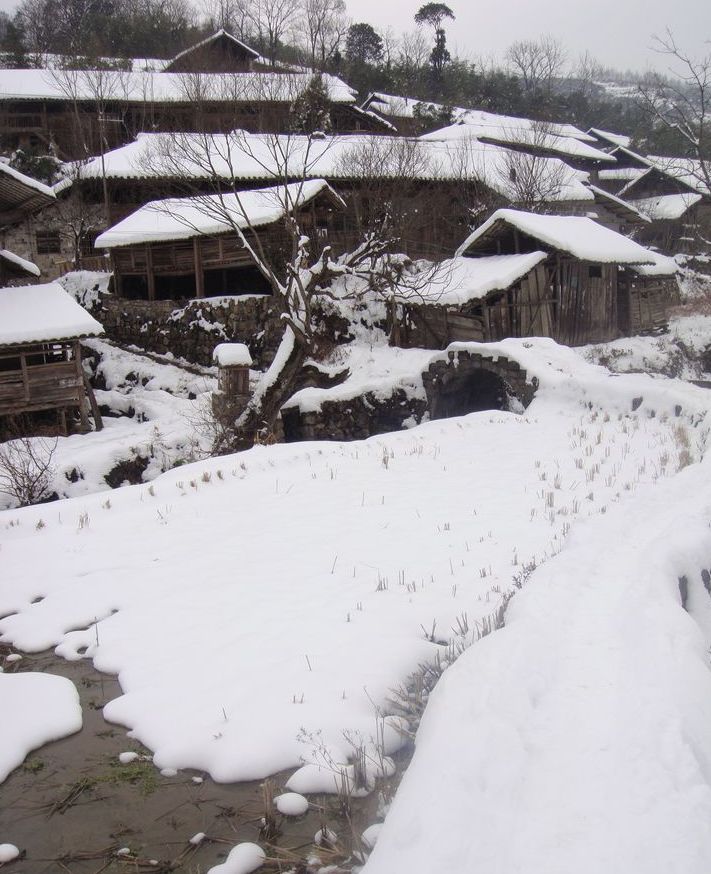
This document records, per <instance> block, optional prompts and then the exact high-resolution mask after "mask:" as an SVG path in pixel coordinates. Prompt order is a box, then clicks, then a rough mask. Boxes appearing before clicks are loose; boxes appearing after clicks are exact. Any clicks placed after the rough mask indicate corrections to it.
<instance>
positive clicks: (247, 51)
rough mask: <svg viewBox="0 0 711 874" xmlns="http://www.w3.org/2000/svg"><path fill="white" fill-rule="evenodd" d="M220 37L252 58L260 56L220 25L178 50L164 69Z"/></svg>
mask: <svg viewBox="0 0 711 874" xmlns="http://www.w3.org/2000/svg"><path fill="white" fill-rule="evenodd" d="M221 39H227V40H229V41H230V42H232V43H234V44H235V45H236V46H238V47H239V48H240V49H242V51H244V53H245V54H247V55H250V56H251V57H252V59H253V60H255V61H256V60H258V59H259V57H260V54H259V52H257V51H255V50H254V49H253V48H251V46H248V45H247V44H246V43H243V42H242V40H239V39H237V37H236V36H233V35H232V34H231V33H228V32H227V31H226V30H225V29H224V27H221V28H220V29H219V30H217V31H215V33H213V34H212V35H211V36H208V37H207V38H206V39H203V40H200V42H198V43H195V45H193V46H189V47H188V48H187V49H183V51H182V52H179V53H178V54H177V55H176V56H175V57H174V58H172V59H171V60H170V61H168V62H167V63H166V65H165V69H166V70H169V69H170V67H171V65H172V64H174V63H175V62H176V61H177V60H179V59H180V58H184V57H186V55H190V54H192V53H193V52H195V51H198V50H199V49H202V48H204V47H205V46H208V45H210V44H211V43H214V42H217V41H218V40H221Z"/></svg>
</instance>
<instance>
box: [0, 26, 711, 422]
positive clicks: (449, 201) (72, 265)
mask: <svg viewBox="0 0 711 874" xmlns="http://www.w3.org/2000/svg"><path fill="white" fill-rule="evenodd" d="M0 97H1V98H2V107H3V108H2V110H1V111H0V146H1V147H2V149H3V151H4V152H6V153H9V152H10V151H12V150H14V149H18V148H20V149H25V150H30V151H32V150H35V151H40V152H46V153H47V154H48V155H51V156H53V157H54V159H55V160H56V164H57V167H58V168H59V169H60V173H59V177H60V178H59V181H57V182H55V183H54V184H44V183H42V182H39V181H37V180H36V179H34V178H32V177H30V176H28V175H26V174H24V173H21V172H19V171H18V170H16V169H13V167H12V166H10V164H9V163H7V161H0V287H1V288H0V325H2V326H3V329H2V330H0V416H3V415H10V414H15V413H17V412H22V411H34V410H39V409H59V410H61V411H64V410H65V409H67V408H71V407H76V408H77V409H78V410H79V411H80V414H81V422H82V424H83V425H84V426H85V427H86V426H87V408H86V404H87V400H86V396H85V394H84V391H83V382H84V381H83V380H82V378H81V374H82V371H81V352H80V343H79V341H80V340H81V339H82V338H83V337H88V336H95V335H97V334H99V333H100V332H101V331H102V325H101V324H99V322H98V321H97V320H96V319H95V318H92V317H91V316H88V315H86V313H84V311H83V310H82V309H81V308H80V307H79V306H78V304H76V303H74V302H73V301H71V300H70V299H69V298H68V296H67V295H66V293H65V292H64V291H63V289H62V288H61V286H59V285H57V284H56V283H55V282H54V280H56V279H58V278H59V277H61V276H62V275H64V274H66V273H68V272H70V271H74V270H92V271H99V272H105V273H110V274H111V275H112V280H111V285H110V294H108V295H105V297H104V299H103V301H102V302H101V307H100V311H97V312H95V313H94V315H96V316H98V317H99V318H100V320H101V323H102V324H103V326H104V328H105V329H106V332H107V334H108V335H109V336H114V337H116V338H117V339H120V340H121V341H124V342H134V343H136V344H137V345H140V346H143V347H144V348H153V349H155V350H156V351H175V352H176V353H180V352H181V351H183V350H179V349H175V350H169V349H166V347H165V343H166V340H165V337H166V335H167V332H166V330H165V321H166V319H167V318H168V317H169V316H170V314H171V313H172V312H174V311H175V310H176V309H177V308H179V307H181V306H184V305H185V303H186V302H187V301H191V300H195V299H197V300H205V302H206V304H207V303H208V302H209V300H210V299H216V298H220V299H224V298H225V296H228V297H230V298H232V299H233V303H232V307H233V309H232V311H231V312H233V313H234V312H236V313H237V315H235V318H234V320H233V331H232V334H233V336H231V337H230V339H231V340H233V341H235V342H239V343H244V344H246V345H247V346H249V347H250V349H251V351H252V353H255V354H257V353H258V352H259V350H256V352H255V349H256V347H255V336H256V335H257V334H259V333H263V329H264V325H260V324H259V319H261V318H266V317H267V316H266V313H267V311H268V307H267V309H265V308H260V307H255V304H254V298H255V296H264V297H267V296H268V295H269V294H270V287H269V284H268V282H267V281H266V280H265V278H264V276H263V274H262V272H260V270H259V269H258V265H257V264H256V263H255V259H254V257H253V254H254V252H255V251H257V250H258V251H259V252H260V253H261V255H262V256H263V257H265V258H267V259H270V260H272V261H274V262H278V261H279V260H280V259H281V260H282V261H284V262H286V261H287V260H289V259H292V258H293V256H294V253H293V251H291V249H290V247H291V246H292V244H293V239H292V237H291V236H289V235H288V234H286V233H285V230H284V228H285V223H286V222H289V221H291V222H295V223H296V224H297V225H298V227H299V228H300V229H301V233H302V234H303V235H304V236H305V237H306V238H308V240H309V246H310V247H311V249H312V251H314V250H322V249H324V248H325V247H326V246H329V247H331V250H332V251H333V252H334V253H335V254H336V255H337V254H339V253H345V252H348V251H350V250H351V249H352V248H353V247H356V246H358V245H359V244H360V242H361V241H362V240H363V239H364V238H365V237H367V236H368V235H371V236H372V235H374V234H378V233H380V234H388V235H390V236H391V237H392V239H393V240H394V241H396V242H397V245H398V246H399V249H398V251H401V252H403V253H405V254H406V255H407V256H409V257H410V258H411V259H428V260H429V261H432V262H435V263H438V264H440V265H444V266H443V272H442V273H441V276H443V277H444V278H443V279H442V280H441V281H439V282H433V283H432V284H431V286H430V287H429V288H423V289H420V290H419V293H418V295H417V296H416V297H414V298H413V296H412V295H400V296H398V291H397V289H393V298H394V300H395V301H396V303H397V306H395V307H393V308H391V309H390V310H389V313H390V318H391V321H392V324H390V325H389V330H390V336H391V342H392V343H394V344H397V345H400V346H403V347H408V346H419V347H423V348H430V349H444V348H445V347H446V346H447V345H448V344H449V343H450V342H452V341H455V340H464V341H472V340H474V341H488V340H498V339H502V338H505V337H526V336H547V337H552V338H553V339H555V340H557V341H559V342H561V343H566V344H570V345H580V344H584V343H588V342H600V341H607V340H610V339H613V338H615V337H617V336H621V335H625V334H634V333H638V332H643V331H652V330H657V329H660V328H662V327H663V326H664V324H665V322H666V317H667V310H668V307H669V305H670V304H671V303H672V302H674V300H675V295H676V279H675V274H676V271H677V265H676V263H675V262H674V261H673V260H672V259H671V258H670V257H668V256H669V255H671V254H674V253H676V252H678V251H681V250H684V248H685V247H686V246H687V245H688V244H689V243H690V241H691V240H692V239H693V238H694V236H695V230H696V229H697V228H698V227H699V226H702V225H703V224H704V223H708V222H709V220H710V218H711V192H710V191H708V190H707V188H706V187H705V185H704V183H703V182H702V181H700V174H699V173H698V172H696V170H697V168H695V167H694V165H693V161H691V160H688V159H674V158H661V157H657V156H652V155H642V154H639V153H637V152H635V151H633V150H632V149H631V142H630V140H629V138H627V137H626V136H624V135H621V134H615V133H609V132H606V131H603V130H598V129H595V128H592V129H590V130H588V131H583V130H580V129H578V128H577V127H575V126H573V125H570V124H562V123H559V124H551V123H542V122H538V121H532V120H529V119H522V118H513V117H507V116H502V115H497V114H494V113H490V112H484V111H480V110H474V109H466V108H455V109H454V110H453V111H452V112H451V113H450V116H451V123H449V124H447V125H446V126H444V127H441V128H439V129H434V130H430V131H428V132H426V133H424V134H420V135H419V136H418V135H416V127H415V124H414V120H415V118H416V115H417V113H416V107H417V102H416V101H414V100H411V99H408V98H406V97H397V96H392V95H387V94H379V93H373V94H370V95H369V96H368V98H367V99H366V100H365V101H364V102H362V103H360V104H359V103H358V101H357V97H356V94H355V93H354V91H353V90H352V89H351V88H350V87H349V86H348V85H347V84H346V83H344V82H343V81H341V80H340V79H338V78H336V77H334V76H329V75H325V74H324V75H321V74H319V75H314V74H312V73H311V71H309V70H305V69H302V68H296V67H288V66H275V65H273V64H270V63H269V62H268V61H267V60H266V59H264V58H262V57H261V56H260V55H259V53H258V52H256V51H254V50H253V49H252V48H250V47H249V46H247V45H245V44H244V43H242V42H241V41H240V40H238V39H236V38H235V37H233V36H231V35H230V34H229V33H226V32H225V31H224V30H222V31H219V32H217V33H215V34H214V35H213V36H212V37H210V38H209V39H207V40H204V41H203V42H201V43H199V44H198V45H196V46H193V47H192V48H190V49H188V50H187V51H184V52H182V53H181V54H179V55H178V56H177V57H175V58H173V59H172V60H171V61H168V62H163V63H162V64H161V65H158V64H157V63H156V64H154V66H153V67H152V68H150V69H148V68H145V66H141V65H139V64H137V63H135V64H134V68H133V69H131V70H115V69H102V70H68V69H63V68H60V66H59V65H57V64H53V65H52V64H48V65H47V67H46V68H44V69H42V68H40V69H32V70H14V69H2V70H0ZM432 109H433V113H432V115H433V117H436V115H437V112H436V110H438V109H439V110H444V107H436V106H434V107H432ZM236 227H239V228H241V229H242V231H243V236H242V237H241V238H240V237H239V236H238V235H237V234H236V233H235V228H236ZM63 298H66V300H63ZM241 302H243V303H244V309H243V310H241V309H240V307H241V306H242V303H241ZM221 305H224V301H223V303H222V304H221ZM235 308H236V309H235ZM82 313H83V315H82ZM240 314H241V315H240ZM272 315H273V313H272ZM270 317H271V316H270ZM23 325H24V326H25V327H24V328H23ZM9 326H12V329H10V327H9ZM271 351H272V352H273V349H272V350H271ZM268 352H269V350H261V354H262V360H261V361H260V362H259V363H261V364H264V363H265V361H267V360H268ZM203 357H205V356H203ZM259 357H260V356H259V354H257V358H258V359H259Z"/></svg>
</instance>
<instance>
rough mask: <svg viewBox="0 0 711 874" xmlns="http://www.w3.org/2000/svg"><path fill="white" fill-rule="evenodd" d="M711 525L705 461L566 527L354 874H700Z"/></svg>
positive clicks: (463, 673) (432, 730) (460, 664)
mask: <svg viewBox="0 0 711 874" xmlns="http://www.w3.org/2000/svg"><path fill="white" fill-rule="evenodd" d="M710 525H711V461H708V460H707V461H705V462H704V463H702V464H700V465H695V466H693V467H689V468H687V469H686V470H684V471H682V472H681V473H680V474H678V475H677V476H676V477H674V478H673V479H671V480H669V481H666V482H664V483H658V484H657V485H656V486H654V487H649V486H648V487H643V488H642V489H640V492H639V494H638V495H637V496H636V497H635V498H633V499H631V500H629V501H626V502H625V503H624V504H620V505H618V506H616V507H614V508H613V507H611V508H609V510H608V512H607V513H606V514H605V515H603V516H599V517H598V518H595V519H589V520H587V521H580V522H577V523H576V524H575V525H574V526H573V529H572V532H571V535H570V537H569V539H568V542H567V544H566V546H565V548H564V549H563V551H562V552H561V554H559V555H558V556H557V557H555V558H553V559H552V560H550V561H549V562H547V563H546V564H545V565H544V566H542V567H541V568H539V569H538V570H537V571H536V572H535V573H534V574H533V575H532V576H531V578H530V580H529V583H528V585H527V586H526V587H525V589H524V590H523V591H521V592H520V593H519V594H517V595H516V597H515V598H514V599H513V600H512V601H511V603H510V605H509V608H508V610H507V614H506V626H505V628H504V629H502V630H501V631H499V632H497V633H496V634H493V635H491V636H490V637H488V638H486V639H484V640H483V641H481V642H480V643H478V644H477V645H476V646H473V647H472V648H470V649H469V650H468V651H467V652H466V653H464V655H462V656H461V657H460V659H459V660H458V661H457V662H456V664H454V666H452V667H451V668H449V669H448V670H447V671H446V672H445V674H444V675H443V677H442V679H441V680H440V682H439V684H438V686H437V687H436V689H435V690H434V693H433V695H432V696H431V698H430V701H429V703H428V707H427V710H426V712H425V714H424V718H423V720H422V722H421V725H420V728H419V731H418V734H417V746H416V752H415V756H414V759H413V761H412V763H411V765H410V767H409V769H408V771H407V773H406V774H405V777H404V779H403V781H402V784H401V786H400V788H399V790H398V794H397V796H396V798H395V801H394V803H393V805H392V808H391V810H390V812H389V814H388V816H387V818H386V821H385V825H384V827H383V829H382V831H381V833H380V837H379V840H378V844H377V846H376V849H375V851H374V853H373V855H372V856H371V858H370V860H369V862H368V864H367V865H366V867H365V874H386V872H387V874H394V872H407V874H431V872H433V871H486V872H488V874H494V872H496V874H514V872H524V871H525V872H526V874H569V872H576V874H600V872H602V871H604V872H606V874H630V872H637V874H707V872H708V871H711V829H709V822H711V672H710V671H709V656H708V649H709V645H710V644H711V596H710V595H709V581H710V580H711V577H709V568H711V529H710V527H709V526H710ZM702 571H703V577H702ZM680 579H681V580H682V582H681V584H680ZM682 602H683V603H684V605H685V607H686V610H685V609H684V608H683V606H682Z"/></svg>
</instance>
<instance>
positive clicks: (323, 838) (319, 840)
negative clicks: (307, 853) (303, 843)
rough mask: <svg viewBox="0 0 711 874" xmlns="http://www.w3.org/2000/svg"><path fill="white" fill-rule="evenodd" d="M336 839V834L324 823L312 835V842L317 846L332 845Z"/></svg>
mask: <svg viewBox="0 0 711 874" xmlns="http://www.w3.org/2000/svg"><path fill="white" fill-rule="evenodd" d="M337 840H338V835H337V834H336V833H335V832H334V831H332V830H331V829H330V828H327V827H326V826H325V825H324V826H322V827H321V828H320V829H319V830H318V831H317V832H316V834H315V835H314V843H315V844H316V846H317V847H323V846H326V847H332V846H334V845H335V843H336V841H337Z"/></svg>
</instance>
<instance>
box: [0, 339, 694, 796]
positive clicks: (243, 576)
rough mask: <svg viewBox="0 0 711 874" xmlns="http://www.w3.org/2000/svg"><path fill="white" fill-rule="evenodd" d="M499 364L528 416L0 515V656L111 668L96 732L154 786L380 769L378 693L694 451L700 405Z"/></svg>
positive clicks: (571, 372) (535, 364)
mask: <svg viewBox="0 0 711 874" xmlns="http://www.w3.org/2000/svg"><path fill="white" fill-rule="evenodd" d="M491 349H492V351H499V352H503V353H505V354H508V355H510V356H516V357H518V358H519V359H520V360H521V362H522V364H523V365H524V366H525V367H526V368H527V370H528V371H529V373H531V374H535V375H536V376H537V377H538V378H539V380H540V383H541V387H540V389H539V392H538V396H537V398H536V400H534V402H533V404H532V405H531V407H530V408H529V410H528V411H527V414H526V415H524V416H519V415H514V414H511V413H498V412H494V413H489V412H487V413H478V414H472V415H470V416H468V417H465V418H462V419H453V420H449V421H437V422H431V423H427V424H425V425H422V426H420V427H418V428H415V429H413V430H411V431H409V432H401V433H397V434H392V435H388V436H386V437H380V438H373V439H371V440H368V441H364V442H355V443H348V444H338V443H333V444H327V443H321V444H314V443H306V444H292V445H285V446H284V445H282V446H272V447H255V448H254V449H253V450H250V451H249V452H246V453H242V454H240V455H237V456H227V457H222V458H215V459H210V460H206V461H202V462H199V463H196V464H193V465H189V466H184V467H181V468H179V469H176V470H172V471H169V472H168V473H165V474H163V475H162V476H159V477H158V478H157V479H155V480H154V481H153V483H152V484H151V485H150V486H148V485H140V486H134V487H131V488H125V489H121V490H120V491H118V492H113V493H111V495H110V497H109V499H108V500H107V496H106V495H105V494H103V495H87V496H82V497H79V498H74V499H71V500H68V501H64V502H61V503H59V504H50V505H46V506H40V507H33V508H29V509H26V510H22V511H6V512H5V513H4V514H3V517H2V521H3V523H4V524H3V527H2V529H1V530H0V538H1V547H2V555H3V587H2V590H1V592H0V615H5V616H6V618H4V619H2V620H1V621H0V640H2V641H3V642H5V643H12V644H13V645H14V646H16V647H18V648H20V649H24V650H27V651H38V650H42V649H46V648H47V647H56V648H57V652H58V653H59V654H60V655H62V656H64V657H66V658H70V659H73V658H82V657H87V658H92V659H93V660H94V663H95V664H96V666H97V667H98V668H99V669H101V670H104V671H109V672H115V673H117V674H118V677H119V681H120V684H121V687H122V689H123V695H122V696H121V697H119V698H117V699H116V700H114V701H112V702H110V703H109V704H108V705H107V706H106V708H105V710H104V713H105V716H106V718H107V719H108V720H110V721H115V722H118V723H120V724H122V725H125V726H127V727H129V728H130V729H131V733H132V735H133V736H135V737H136V738H138V739H139V740H140V741H141V742H142V743H144V744H145V745H146V746H148V747H149V748H150V749H152V750H154V751H155V762H156V764H157V766H158V767H160V768H176V769H183V768H197V769H200V770H204V771H207V772H209V773H210V774H211V775H212V776H213V777H214V778H215V779H217V780H241V779H248V778H254V777H261V776H264V775H266V774H269V773H272V772H274V771H277V770H280V769H282V768H287V767H295V766H298V765H299V764H300V763H314V762H315V763H317V764H321V765H324V764H325V766H326V767H325V769H324V770H322V771H321V773H320V774H319V773H316V772H315V769H314V768H313V767H310V768H306V770H305V771H302V772H301V773H300V774H299V773H297V775H296V776H295V777H294V778H292V779H293V782H292V784H291V786H290V788H292V789H294V791H297V792H298V791H301V792H303V791H313V790H314V789H315V788H320V787H322V786H324V785H328V784H330V786H331V787H333V784H334V782H335V781H334V777H333V774H332V769H333V767H334V763H337V765H338V764H340V763H346V762H348V761H351V760H352V759H353V758H354V756H355V753H356V751H357V748H358V747H359V746H361V745H362V746H364V747H365V748H366V751H367V752H368V756H369V757H370V760H371V763H372V766H373V767H372V769H371V770H373V769H374V770H376V771H377V770H383V771H387V770H388V769H389V768H390V765H389V764H388V763H387V761H384V760H383V756H387V755H388V754H390V753H392V752H393V751H394V750H395V749H397V748H398V746H400V744H401V743H402V742H403V739H402V733H401V729H402V727H403V726H402V724H401V723H400V722H399V720H397V719H396V718H388V717H386V718H385V721H384V724H383V721H382V717H383V716H385V714H387V712H388V707H389V705H388V701H389V699H390V698H391V697H392V694H393V692H392V690H393V689H394V688H396V687H397V686H398V685H401V684H404V683H406V682H407V680H408V677H409V676H410V674H411V673H412V672H413V671H415V670H416V669H417V667H418V664H420V663H421V662H423V661H427V660H430V661H431V660H433V659H434V658H435V657H436V655H437V654H439V656H440V657H441V658H444V659H445V661H446V660H447V659H451V658H452V657H453V653H454V651H455V650H456V649H459V648H461V647H462V646H466V645H467V644H468V643H470V642H471V639H472V638H473V637H476V636H477V625H479V626H480V625H481V623H483V622H485V621H486V620H487V618H488V617H490V616H491V615H492V614H493V613H494V612H495V611H496V610H497V608H498V607H499V606H500V604H501V601H502V597H503V595H504V594H505V593H507V592H509V591H510V590H512V588H513V587H514V581H515V578H516V577H518V576H519V575H520V574H521V571H522V569H523V568H524V567H525V566H527V565H528V566H530V565H532V564H533V563H536V564H539V565H540V564H541V563H542V562H544V561H545V560H546V559H547V558H550V557H551V556H552V555H554V554H555V553H557V552H558V551H559V550H560V548H561V547H562V545H563V543H564V542H565V540H566V536H567V534H568V532H569V530H570V528H571V525H574V524H575V523H576V520H578V519H580V518H585V517H588V516H593V515H596V514H600V513H607V512H608V511H610V510H611V509H612V507H613V506H614V505H615V504H616V503H617V502H618V501H619V502H620V503H621V504H625V503H627V502H628V501H629V499H630V497H631V496H633V495H634V493H635V492H636V491H637V490H638V489H640V488H641V487H643V486H645V487H646V485H648V484H650V487H651V484H652V483H654V482H655V481H657V480H659V479H663V478H665V477H666V476H669V475H671V474H673V473H674V472H675V471H676V470H677V468H678V467H679V466H680V465H681V466H683V465H688V464H690V463H693V462H694V461H695V460H696V459H698V458H699V457H700V455H701V454H702V452H703V450H704V448H705V445H706V439H707V429H708V422H707V419H706V410H707V394H706V392H705V391H704V390H703V389H698V388H696V387H694V386H690V385H686V384H683V383H680V382H677V381H671V380H655V379H652V378H650V377H646V376H641V375H632V376H615V375H610V374H609V373H608V372H607V371H605V370H604V369H602V368H599V367H595V366H592V365H589V364H586V363H584V362H583V361H582V360H581V359H580V357H579V356H578V355H577V354H576V353H575V352H573V351H571V350H568V349H565V348H563V347H559V346H557V345H556V344H555V343H553V342H552V341H545V340H539V341H513V340H512V341H506V342H504V343H502V344H499V345H497V346H493V347H491ZM633 407H636V410H635V411H634V412H633ZM600 546H601V544H598V548H600ZM553 609H554V605H553V604H552V603H551V610H553ZM542 630H543V629H542ZM475 648H476V647H475ZM0 731H2V729H1V728H0ZM378 739H380V741H379V740H378ZM337 765H336V770H338V767H337Z"/></svg>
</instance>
